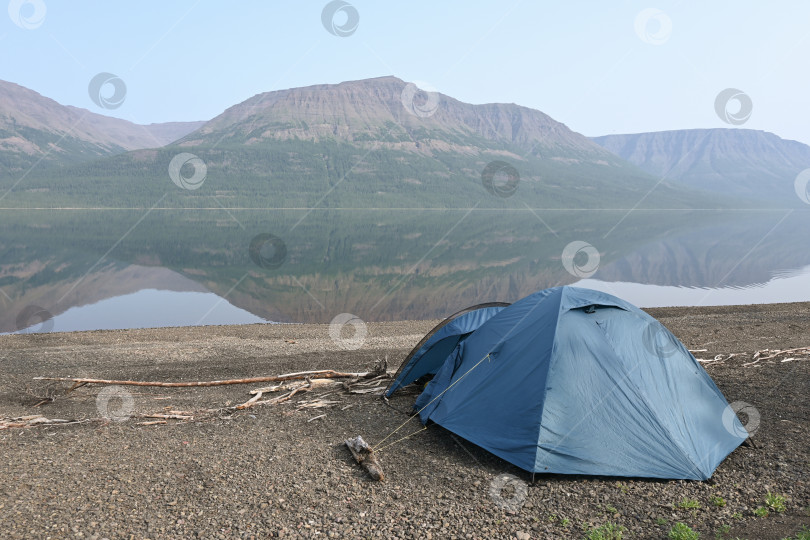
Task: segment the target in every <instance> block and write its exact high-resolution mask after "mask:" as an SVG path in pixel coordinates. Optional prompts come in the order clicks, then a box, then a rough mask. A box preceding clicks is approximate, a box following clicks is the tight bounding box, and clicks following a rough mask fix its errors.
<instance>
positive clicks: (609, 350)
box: [415, 287, 746, 480]
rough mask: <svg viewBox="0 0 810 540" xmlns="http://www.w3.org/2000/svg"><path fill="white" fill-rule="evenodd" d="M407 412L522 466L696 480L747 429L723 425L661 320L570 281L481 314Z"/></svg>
mask: <svg viewBox="0 0 810 540" xmlns="http://www.w3.org/2000/svg"><path fill="white" fill-rule="evenodd" d="M418 367H419V366H416V368H415V369H417V370H418ZM415 407H416V409H417V410H418V412H419V414H420V418H421V420H422V421H423V422H424V423H427V422H428V421H433V422H435V423H437V424H439V425H441V426H442V427H444V428H446V429H448V430H449V431H451V432H453V433H456V434H457V435H459V436H461V437H463V438H465V439H467V440H468V441H470V442H473V443H475V444H477V445H479V446H481V447H482V448H484V449H486V450H488V451H490V452H492V453H493V454H495V455H497V456H499V457H501V458H503V459H505V460H506V461H509V462H510V463H513V464H515V465H517V466H518V467H520V468H522V469H525V470H527V471H530V472H548V473H561V474H583V475H608V476H627V477H648V478H678V479H694V480H705V479H708V478H709V477H710V476H711V475H712V473H713V472H714V470H715V469H716V468H717V466H718V465H719V464H720V462H721V461H722V460H723V459H725V457H726V456H727V455H728V454H729V453H731V452H732V451H733V450H734V449H735V448H736V447H737V446H739V445H740V444H741V443H742V442H743V440H744V439H745V437H743V436H740V433H743V434H744V433H746V432H745V428H743V427H742V425H741V424H740V422H739V420H738V419H737V418H736V416H733V415H732V417H733V420H729V419H728V418H726V420H725V421H726V424H728V425H724V418H723V415H724V411H726V410H727V408H728V403H727V402H726V400H725V398H724V397H723V395H722V393H721V392H720V390H719V389H718V388H717V386H716V385H715V384H714V382H713V381H712V379H711V377H709V375H708V374H707V373H706V371H705V370H704V369H703V367H702V366H701V365H700V364H699V363H698V362H697V360H695V358H694V357H693V356H692V355H691V353H689V351H688V350H687V349H686V348H685V347H684V346H683V344H682V343H680V341H678V339H677V338H675V336H673V335H672V334H671V333H670V332H669V331H668V330H666V328H664V327H663V325H661V324H660V323H659V322H658V321H656V320H655V319H654V318H653V317H651V316H650V315H648V314H646V313H645V312H643V311H641V310H640V309H638V308H636V307H635V306H633V305H632V304H629V303H627V302H625V301H623V300H620V299H619V298H616V297H614V296H611V295H608V294H605V293H601V292H597V291H591V290H588V289H579V288H574V287H557V288H553V289H546V290H543V291H539V292H537V293H535V294H533V295H531V296H528V297H526V298H524V299H522V300H520V301H518V302H516V303H515V304H513V305H511V306H510V307H508V308H505V309H503V310H501V311H500V312H499V313H497V314H496V315H494V316H492V317H491V318H489V319H488V320H487V321H486V322H484V323H483V324H482V325H481V326H480V327H479V328H478V329H477V330H475V331H474V332H472V333H471V334H470V335H469V336H467V337H466V339H464V340H463V341H461V342H460V343H458V345H457V346H456V347H455V348H454V349H453V351H452V352H451V353H450V354H449V355H448V356H447V357H446V359H445V360H444V362H443V363H442V365H441V367H440V368H438V370H437V371H436V374H435V376H434V378H433V379H432V380H431V381H430V383H428V385H427V386H426V387H425V390H424V391H423V392H422V394H421V395H420V396H419V398H418V399H417V401H416V405H415Z"/></svg>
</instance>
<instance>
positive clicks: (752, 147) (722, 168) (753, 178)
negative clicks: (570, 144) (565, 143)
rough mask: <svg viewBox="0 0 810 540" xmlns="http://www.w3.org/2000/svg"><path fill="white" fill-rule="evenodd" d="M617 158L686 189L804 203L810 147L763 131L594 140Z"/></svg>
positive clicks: (698, 131) (692, 131) (668, 133)
mask: <svg viewBox="0 0 810 540" xmlns="http://www.w3.org/2000/svg"><path fill="white" fill-rule="evenodd" d="M592 140H593V141H595V142H596V143H597V144H600V145H601V146H603V147H604V148H606V149H608V150H610V151H611V152H613V153H614V154H616V155H617V156H619V157H621V158H623V159H625V160H627V161H629V162H630V163H633V164H634V165H636V166H638V167H640V168H641V169H643V170H645V171H646V172H648V173H650V174H653V175H655V176H658V177H666V178H667V179H670V180H673V181H677V182H679V183H681V184H683V185H685V186H688V187H693V188H699V189H704V190H707V191H712V192H716V193H724V194H733V195H737V196H746V197H754V198H761V199H764V200H778V201H782V202H792V203H798V199H797V198H796V196H795V191H794V186H793V184H794V180H795V178H796V175H797V174H798V173H799V172H801V171H802V170H804V169H806V168H808V167H810V146H807V145H805V144H804V143H801V142H799V141H793V140H789V139H782V138H781V137H779V136H778V135H775V134H773V133H770V132H767V131H762V130H750V129H739V128H714V129H689V130H669V131H658V132H649V133H634V134H618V135H604V136H600V137H592Z"/></svg>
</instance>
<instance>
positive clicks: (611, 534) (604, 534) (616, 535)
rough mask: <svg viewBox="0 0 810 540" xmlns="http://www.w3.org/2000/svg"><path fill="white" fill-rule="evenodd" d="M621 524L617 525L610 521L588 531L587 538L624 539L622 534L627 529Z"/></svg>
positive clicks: (598, 539)
mask: <svg viewBox="0 0 810 540" xmlns="http://www.w3.org/2000/svg"><path fill="white" fill-rule="evenodd" d="M626 530H627V529H625V528H624V527H622V526H621V525H616V524H615V523H611V522H610V521H608V522H607V523H605V524H604V525H601V526H599V527H596V528H594V529H591V530H590V531H588V534H586V535H585V538H586V539H587V540H622V535H623V534H624V531H626Z"/></svg>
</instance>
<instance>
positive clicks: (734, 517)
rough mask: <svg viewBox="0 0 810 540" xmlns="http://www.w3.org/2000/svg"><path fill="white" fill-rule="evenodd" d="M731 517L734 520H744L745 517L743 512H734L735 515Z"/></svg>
mask: <svg viewBox="0 0 810 540" xmlns="http://www.w3.org/2000/svg"><path fill="white" fill-rule="evenodd" d="M731 517H732V519H742V518H743V515H742V512H734V513H733V514H731Z"/></svg>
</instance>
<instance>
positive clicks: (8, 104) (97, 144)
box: [0, 80, 205, 172]
mask: <svg viewBox="0 0 810 540" xmlns="http://www.w3.org/2000/svg"><path fill="white" fill-rule="evenodd" d="M204 124H205V122H167V123H160V124H149V125H141V124H135V123H132V122H129V121H128V120H122V119H119V118H113V117H110V116H105V115H102V114H97V113H94V112H91V111H89V110H87V109H82V108H79V107H74V106H72V105H62V104H60V103H58V102H57V101H55V100H53V99H51V98H48V97H45V96H43V95H41V94H39V93H38V92H36V91H34V90H31V89H29V88H25V87H23V86H20V85H18V84H15V83H12V82H8V81H2V80H0V164H2V165H4V166H5V169H6V170H8V171H10V172H17V171H21V170H24V169H26V168H28V167H30V166H32V165H33V164H34V163H37V162H39V161H40V160H43V161H45V162H46V163H59V164H64V163H76V162H80V161H86V160H90V159H95V158H97V157H102V156H106V155H112V154H116V153H120V152H126V151H129V150H137V149H142V148H151V147H155V146H165V145H166V144H169V143H171V142H173V141H175V140H177V139H179V138H180V137H182V136H184V135H186V134H187V133H189V132H190V131H193V130H196V129H198V128H199V127H201V126H202V125H204ZM0 170H2V169H0Z"/></svg>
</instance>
